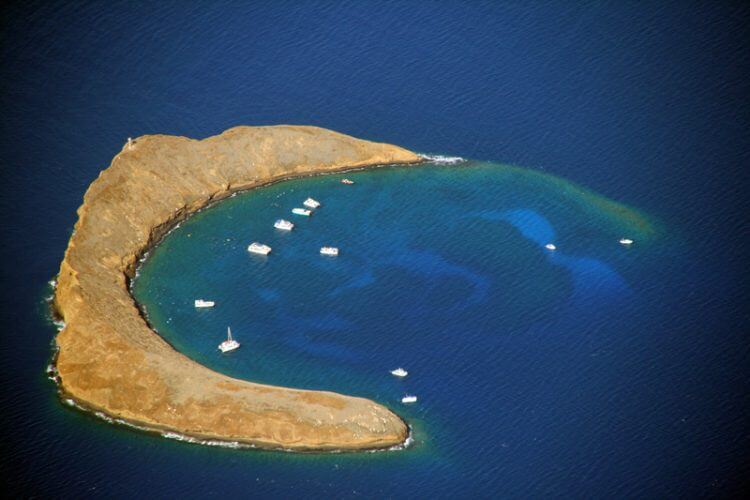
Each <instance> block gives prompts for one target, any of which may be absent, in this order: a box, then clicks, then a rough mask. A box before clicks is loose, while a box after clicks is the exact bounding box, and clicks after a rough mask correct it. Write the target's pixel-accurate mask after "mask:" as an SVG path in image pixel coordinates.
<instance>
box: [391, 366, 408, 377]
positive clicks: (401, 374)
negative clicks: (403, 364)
mask: <svg viewBox="0 0 750 500" xmlns="http://www.w3.org/2000/svg"><path fill="white" fill-rule="evenodd" d="M391 375H393V376H394V377H401V378H403V377H406V376H407V375H409V372H407V371H406V370H404V369H403V368H396V369H395V370H391Z"/></svg>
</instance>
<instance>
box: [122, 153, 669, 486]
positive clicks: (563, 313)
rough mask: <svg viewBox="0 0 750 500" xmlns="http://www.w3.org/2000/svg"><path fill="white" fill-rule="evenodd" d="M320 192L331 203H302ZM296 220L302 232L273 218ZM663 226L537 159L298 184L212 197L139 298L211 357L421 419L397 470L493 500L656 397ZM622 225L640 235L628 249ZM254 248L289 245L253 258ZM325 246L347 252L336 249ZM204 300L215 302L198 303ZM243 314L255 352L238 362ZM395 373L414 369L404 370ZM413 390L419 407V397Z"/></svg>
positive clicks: (165, 253)
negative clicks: (650, 362) (311, 208)
mask: <svg viewBox="0 0 750 500" xmlns="http://www.w3.org/2000/svg"><path fill="white" fill-rule="evenodd" d="M344 177H348V178H351V179H352V180H354V181H355V185H352V186H346V185H343V184H341V183H340V180H341V179H342V178H344ZM308 196H313V197H314V198H316V199H318V200H319V201H321V202H322V204H323V206H322V207H321V208H320V209H318V210H316V211H315V213H314V215H313V216H312V217H310V218H305V217H299V216H294V215H292V214H291V209H292V208H293V207H295V206H301V202H302V201H303V200H304V199H305V198H307V197H308ZM279 217H284V218H287V219H290V220H292V221H293V222H295V224H296V227H295V228H294V230H293V231H292V232H282V231H278V230H276V229H274V228H273V222H274V221H275V220H276V219H277V218H279ZM656 224H657V223H656V222H655V221H654V220H652V219H651V218H648V217H646V216H644V215H642V214H640V213H638V212H637V211H635V210H632V209H629V208H627V207H624V206H622V205H619V204H616V203H613V202H611V201H608V200H606V199H604V198H602V197H600V196H598V195H596V194H594V193H591V192H588V191H586V190H583V189H581V188H579V187H577V186H575V185H573V184H571V183H568V182H566V181H564V180H561V179H558V178H555V177H552V176H549V175H544V174H540V173H537V172H533V171H530V170H525V169H520V168H515V167H508V166H503V165H498V164H492V163H480V162H463V163H460V164H456V165H436V164H430V165H425V166H419V167H385V168H380V169H376V170H369V171H360V172H351V173H346V174H343V175H330V176H319V177H311V178H303V179H298V180H292V181H286V182H282V183H278V184H275V185H272V186H269V187H264V188H261V189H257V190H254V191H250V192H246V193H242V194H239V195H237V196H235V197H233V198H230V199H228V200H226V201H223V202H221V203H219V204H218V205H216V206H213V207H211V208H208V209H206V210H204V211H202V212H200V213H198V214H197V215H195V216H193V217H191V218H189V219H188V220H186V221H184V222H183V223H182V224H181V225H180V226H179V227H178V228H176V229H175V230H174V231H173V232H171V233H170V234H169V235H168V236H167V237H166V238H165V239H164V240H163V242H161V243H160V244H159V245H158V246H157V247H156V248H155V249H154V250H153V251H152V252H151V253H150V254H149V256H148V258H147V259H146V260H145V262H144V264H143V265H142V266H141V268H140V270H139V276H138V278H137V279H136V280H135V281H134V284H133V291H134V295H135V297H136V298H137V300H138V301H139V302H140V304H141V305H142V307H143V308H144V310H145V311H146V313H147V315H148V317H149V320H150V321H151V323H152V324H153V325H154V327H155V328H156V329H157V330H158V331H159V333H160V334H161V335H163V336H164V338H166V339H167V340H168V341H169V342H170V343H172V344H173V345H174V346H175V348H177V349H178V350H180V351H182V352H184V353H185V354H187V355H188V356H190V357H192V358H193V359H196V360H197V361H199V362H201V363H203V364H205V365H207V366H210V367H211V368H213V369H216V370H218V371H220V372H223V373H226V374H229V375H231V376H236V377H241V378H247V379H250V380H254V381H258V382H263V383H269V384H277V385H285V386H291V387H299V388H306V389H325V390H333V391H338V392H342V393H346V394H353V395H358V396H364V397H368V398H372V399H374V400H376V401H379V402H381V403H383V404H386V405H388V406H390V407H391V408H392V409H394V410H395V411H396V412H398V413H399V414H400V415H402V416H403V417H404V418H405V419H406V420H407V421H408V422H409V423H410V424H412V425H413V427H414V444H413V446H412V447H410V448H409V449H407V450H404V451H398V452H389V453H385V454H383V456H382V457H379V459H378V461H379V462H381V461H383V462H386V463H389V462H390V461H391V460H393V461H394V462H395V463H400V464H402V465H403V464H408V466H409V469H410V471H411V472H410V474H409V476H410V478H409V482H411V483H416V484H425V485H426V484H430V485H434V482H435V476H436V474H441V472H440V471H444V470H450V471H451V473H450V474H449V475H448V476H446V477H445V478H444V480H445V481H446V484H449V485H450V486H451V488H458V489H461V490H467V489H468V490H469V491H474V492H476V493H477V494H484V495H489V494H491V493H492V492H496V491H500V490H501V489H502V487H503V483H506V482H507V478H504V477H503V475H500V474H497V472H498V471H499V470H503V469H505V468H506V467H508V466H509V465H513V466H523V467H531V466H537V467H538V466H541V465H542V464H543V463H544V462H546V461H548V460H552V461H553V462H556V461H560V463H561V464H562V463H567V464H570V466H573V464H575V462H576V460H583V459H584V457H585V456H586V454H585V453H582V450H591V448H592V447H593V448H598V447H600V446H602V439H603V438H604V437H605V436H608V437H607V440H609V441H611V440H612V438H611V437H609V433H610V432H611V429H612V428H613V426H615V425H618V424H619V423H621V418H622V417H621V415H622V410H623V409H622V408H621V407H620V405H618V404H606V402H607V401H610V402H611V401H613V400H616V399H617V398H618V397H623V396H624V395H626V394H628V392H630V391H638V390H640V389H639V387H638V385H639V383H640V382H634V381H633V377H635V376H637V374H636V373H631V372H629V370H628V369H627V368H626V367H623V365H622V364H621V361H622V358H620V356H621V355H622V351H623V350H625V351H627V352H628V355H627V356H626V358H627V357H629V356H639V355H643V354H645V353H648V352H649V351H650V350H653V349H654V348H655V346H654V345H653V342H654V340H655V339H653V338H649V336H648V335H644V333H643V332H642V331H641V330H640V329H639V328H638V326H639V325H641V324H642V322H641V321H640V319H639V318H640V316H641V315H643V313H644V312H645V311H647V310H648V309H649V305H648V303H647V302H646V301H644V296H642V295H641V294H640V293H639V291H640V290H642V289H644V288H645V289H648V288H650V287H653V286H654V285H655V284H657V283H655V282H653V281H652V280H649V281H648V282H647V283H643V279H644V276H645V275H646V273H648V272H649V270H650V269H652V268H653V267H654V265H655V264H657V263H659V262H660V261H661V260H662V259H663V258H664V255H665V253H664V252H665V248H664V246H665V245H667V246H669V245H670V243H669V242H668V240H667V238H665V237H664V235H663V234H662V233H660V231H661V229H658V226H657V225H656ZM623 236H627V237H630V238H632V239H634V240H635V241H636V243H635V244H634V245H633V246H632V247H630V248H626V247H623V246H622V245H620V244H619V243H618V240H619V239H620V238H621V237H623ZM252 241H259V242H263V243H266V244H268V245H270V246H271V247H272V248H273V251H272V253H271V254H270V255H269V256H267V257H263V256H256V255H252V254H249V253H248V252H247V251H246V247H247V245H248V244H249V243H250V242H252ZM550 242H553V243H554V244H555V245H556V246H557V250H556V251H555V252H550V251H549V250H546V249H545V248H544V245H545V244H546V243H550ZM324 245H334V246H338V247H339V248H340V251H341V253H340V255H339V256H338V257H337V258H330V257H324V256H321V255H319V253H318V250H319V248H320V247H321V246H324ZM671 245H674V242H673V243H671ZM196 298H204V299H209V300H214V301H216V303H217V305H216V307H215V308H213V309H204V310H196V309H195V308H194V307H193V301H194V300H195V299H196ZM228 325H230V326H232V328H233V332H234V335H235V338H236V339H238V340H239V341H240V342H241V343H242V347H241V349H239V350H238V351H235V352H233V353H231V354H228V355H223V354H220V353H219V352H218V350H217V348H216V347H217V344H218V343H219V342H220V341H221V340H222V339H223V337H224V335H225V329H226V326H228ZM618 351H620V354H619V355H617V357H618V358H619V359H620V360H621V361H620V362H618V361H617V360H615V359H614V357H615V353H616V352H618ZM397 366H404V367H405V368H407V369H408V370H409V372H410V375H409V376H408V377H407V378H406V379H404V380H398V379H395V378H394V377H392V376H391V375H390V374H389V373H388V371H389V370H391V369H393V368H396V367H397ZM406 393H413V394H416V395H418V396H419V402H418V403H417V404H415V405H413V406H406V405H402V404H401V403H400V402H399V400H400V398H401V396H403V395H404V394H406ZM603 405H606V407H607V408H609V410H607V411H604V413H602V410H603ZM594 408H596V411H592V410H593V409H594ZM572 439H573V440H574V441H575V446H570V444H572V442H571V440H572ZM629 439H630V438H627V440H628V441H629ZM618 455H620V453H618V452H614V453H612V454H608V455H605V457H604V458H605V462H604V463H605V464H606V463H607V462H606V460H611V461H617V460H621V459H622V457H618ZM511 457H513V458H511ZM292 460H294V459H292ZM300 460H301V461H308V460H309V459H308V458H302V459H300ZM318 460H319V463H320V464H327V463H330V462H331V461H332V460H333V461H335V462H336V463H340V462H344V463H347V462H348V461H349V460H353V461H354V463H358V464H361V461H362V459H361V458H352V457H350V456H347V457H344V458H336V459H331V458H326V457H319V459H318ZM579 465H581V464H579ZM592 467H593V471H594V472H596V469H597V467H596V466H595V465H592ZM472 478H475V479H477V480H478V479H479V478H482V479H481V484H478V483H474V482H473V480H472ZM384 479H386V478H385V477H384ZM388 480H390V479H388ZM431 487H432V486H431ZM529 491H533V490H529Z"/></svg>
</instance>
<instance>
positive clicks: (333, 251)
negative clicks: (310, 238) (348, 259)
mask: <svg viewBox="0 0 750 500" xmlns="http://www.w3.org/2000/svg"><path fill="white" fill-rule="evenodd" d="M320 253H321V255H330V256H332V257H336V256H337V255H338V254H339V249H338V248H336V247H323V248H321V249H320Z"/></svg>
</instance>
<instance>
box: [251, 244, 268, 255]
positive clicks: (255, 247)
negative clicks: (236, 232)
mask: <svg viewBox="0 0 750 500" xmlns="http://www.w3.org/2000/svg"><path fill="white" fill-rule="evenodd" d="M247 251H248V252H250V253H257V254H260V255H268V254H269V253H271V247H269V246H268V245H264V244H262V243H257V242H253V243H250V245H249V246H248V247H247Z"/></svg>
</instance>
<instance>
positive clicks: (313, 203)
mask: <svg viewBox="0 0 750 500" xmlns="http://www.w3.org/2000/svg"><path fill="white" fill-rule="evenodd" d="M302 204H303V205H304V206H306V207H307V208H318V207H319V206H320V202H319V201H318V200H314V199H312V198H308V199H306V200H305V201H304V203H302Z"/></svg>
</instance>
